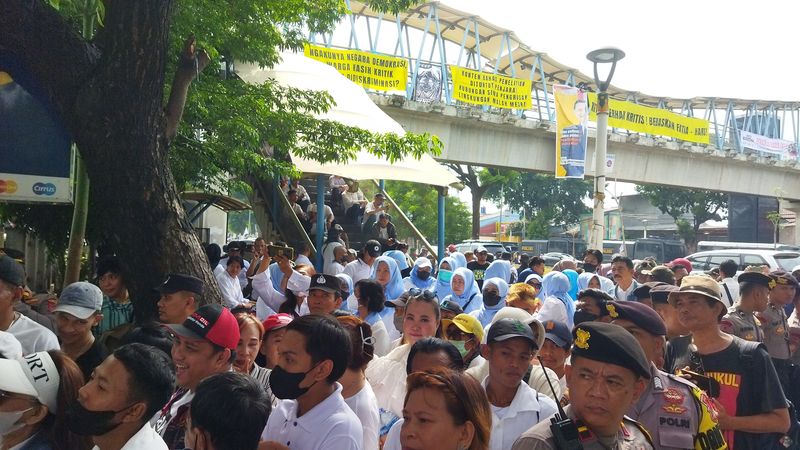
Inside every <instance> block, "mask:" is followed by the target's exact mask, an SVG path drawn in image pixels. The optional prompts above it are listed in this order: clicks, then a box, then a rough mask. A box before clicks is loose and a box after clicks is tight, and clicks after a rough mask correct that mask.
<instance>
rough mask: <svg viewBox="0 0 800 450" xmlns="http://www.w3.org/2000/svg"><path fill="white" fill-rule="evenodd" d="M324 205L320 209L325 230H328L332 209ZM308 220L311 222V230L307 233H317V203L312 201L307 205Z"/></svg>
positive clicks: (332, 217) (331, 218)
mask: <svg viewBox="0 0 800 450" xmlns="http://www.w3.org/2000/svg"><path fill="white" fill-rule="evenodd" d="M324 206H325V207H324V208H323V209H322V213H323V217H324V218H325V230H328V229H329V228H330V227H331V222H333V219H334V216H333V210H332V209H331V207H330V206H328V205H324ZM306 212H307V213H308V221H309V223H310V224H311V232H310V233H309V235H315V236H316V234H317V204H316V203H312V204H310V205H308V210H307V211H306Z"/></svg>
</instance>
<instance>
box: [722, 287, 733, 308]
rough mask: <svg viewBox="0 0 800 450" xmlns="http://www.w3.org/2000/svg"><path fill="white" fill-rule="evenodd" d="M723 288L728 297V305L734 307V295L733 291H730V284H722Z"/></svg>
mask: <svg viewBox="0 0 800 450" xmlns="http://www.w3.org/2000/svg"><path fill="white" fill-rule="evenodd" d="M722 287H723V288H725V294H726V295H727V296H728V303H729V304H731V305H733V303H734V301H733V295H732V294H731V290H730V289H728V283H722Z"/></svg>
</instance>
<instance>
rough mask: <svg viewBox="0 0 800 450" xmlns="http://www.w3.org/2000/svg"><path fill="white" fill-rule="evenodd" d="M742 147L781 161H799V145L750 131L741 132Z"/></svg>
mask: <svg viewBox="0 0 800 450" xmlns="http://www.w3.org/2000/svg"><path fill="white" fill-rule="evenodd" d="M739 137H740V138H741V139H742V147H744V148H749V149H752V150H756V151H759V152H763V153H767V154H770V155H774V156H777V157H778V158H780V159H788V160H793V159H797V144H795V143H794V142H792V141H786V140H783V139H775V138H769V137H766V136H762V135H760V134H756V133H751V132H749V131H744V130H741V131H739Z"/></svg>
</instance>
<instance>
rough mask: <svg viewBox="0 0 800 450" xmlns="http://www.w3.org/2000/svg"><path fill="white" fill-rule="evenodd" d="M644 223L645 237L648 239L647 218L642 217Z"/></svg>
mask: <svg viewBox="0 0 800 450" xmlns="http://www.w3.org/2000/svg"><path fill="white" fill-rule="evenodd" d="M642 224H643V225H644V238H645V239H647V219H642Z"/></svg>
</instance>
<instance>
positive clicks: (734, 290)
mask: <svg viewBox="0 0 800 450" xmlns="http://www.w3.org/2000/svg"><path fill="white" fill-rule="evenodd" d="M726 287H727V288H728V289H727V290H726V289H725V288H726ZM719 289H720V291H722V301H724V302H725V303H726V304H727V305H726V306H728V307H731V306H733V305H734V304H735V303H736V302H738V301H739V283H738V282H737V281H736V280H734V279H733V278H723V279H722V281H720V282H719ZM728 293H730V295H728Z"/></svg>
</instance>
